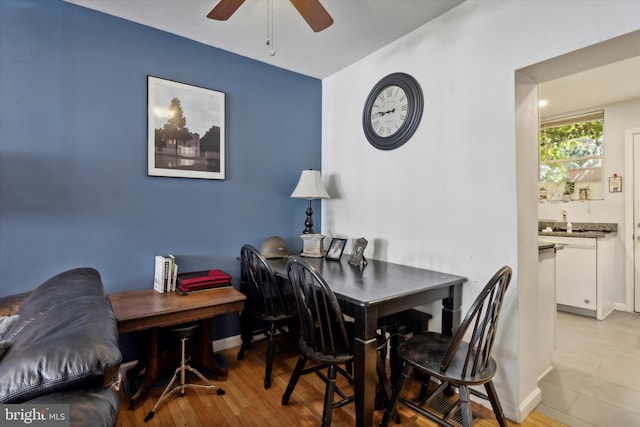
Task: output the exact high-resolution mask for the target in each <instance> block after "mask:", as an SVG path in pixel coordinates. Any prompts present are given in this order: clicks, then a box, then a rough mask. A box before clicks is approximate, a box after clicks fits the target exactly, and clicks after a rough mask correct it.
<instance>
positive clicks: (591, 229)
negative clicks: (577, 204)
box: [538, 220, 618, 238]
mask: <svg viewBox="0 0 640 427" xmlns="http://www.w3.org/2000/svg"><path fill="white" fill-rule="evenodd" d="M572 226H573V231H572V232H571V233H567V223H566V222H564V221H542V220H540V221H538V235H539V236H559V237H592V238H598V237H607V236H615V235H616V234H617V233H618V224H616V223H612V222H574V223H572ZM547 227H550V228H551V230H552V231H544V230H545V229H546V228H547Z"/></svg>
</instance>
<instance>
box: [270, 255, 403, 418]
mask: <svg viewBox="0 0 640 427" xmlns="http://www.w3.org/2000/svg"><path fill="white" fill-rule="evenodd" d="M287 273H288V275H289V281H290V282H291V287H292V289H293V293H294V295H295V299H296V304H297V308H298V315H299V318H300V329H301V330H300V339H299V341H298V346H299V348H300V357H299V358H298V362H297V363H296V366H295V368H294V370H293V372H292V373H291V378H290V379H289V384H288V385H287V388H286V390H285V392H284V394H283V395H282V404H283V405H286V404H287V403H289V399H290V398H291V394H292V393H293V390H294V389H295V386H296V384H297V383H298V380H299V379H300V376H301V375H305V374H309V373H315V374H317V375H318V377H320V378H321V379H322V380H323V381H324V382H325V384H326V386H325V396H324V408H323V411H322V425H323V426H330V425H331V419H332V415H333V409H336V408H339V407H342V406H344V405H346V404H348V403H351V402H353V401H354V400H355V396H353V395H350V396H348V395H347V394H346V393H345V392H344V391H343V390H341V389H340V388H339V387H338V386H337V385H336V378H337V374H338V373H339V374H341V375H342V376H344V377H345V378H346V379H347V380H348V381H349V383H350V384H353V377H352V376H351V373H350V372H349V371H350V369H349V366H350V364H351V363H352V362H353V359H354V356H353V351H352V342H353V336H354V335H353V323H352V322H346V321H345V318H344V315H343V313H342V309H341V308H340V304H339V303H338V299H337V298H336V296H335V294H334V293H333V291H332V290H331V288H330V287H329V285H328V284H327V282H326V281H325V280H324V278H323V277H322V276H321V275H320V274H319V273H318V272H317V271H316V270H315V268H313V267H312V266H311V265H309V264H308V263H307V262H306V261H305V260H303V259H301V258H293V259H291V260H289V262H288V263H287ZM378 348H379V349H386V341H385V340H384V338H383V337H382V336H379V337H378ZM384 354H386V352H384ZM308 360H311V361H312V362H314V363H315V365H314V366H312V367H310V368H308V369H305V365H306V363H307V361H308ZM377 362H378V363H377V372H378V381H379V382H381V383H382V384H383V386H384V387H385V388H386V389H387V391H388V392H389V393H390V385H389V384H388V380H387V377H386V374H385V373H384V369H383V367H384V364H383V363H384V360H383V359H382V356H381V354H380V353H378V361H377ZM325 369H326V370H327V373H326V374H325V373H324V372H323V371H324V370H325ZM336 393H337V394H338V395H339V396H340V400H338V401H336V402H334V397H335V394H336ZM389 395H390V394H389Z"/></svg>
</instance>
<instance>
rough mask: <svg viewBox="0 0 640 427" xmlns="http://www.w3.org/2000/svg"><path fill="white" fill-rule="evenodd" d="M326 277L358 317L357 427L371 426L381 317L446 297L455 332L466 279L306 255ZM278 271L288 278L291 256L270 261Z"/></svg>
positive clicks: (445, 315) (448, 321)
mask: <svg viewBox="0 0 640 427" xmlns="http://www.w3.org/2000/svg"><path fill="white" fill-rule="evenodd" d="M304 260H306V261H307V262H309V264H311V265H312V266H313V267H314V268H315V269H316V270H317V271H318V272H319V273H320V274H321V275H322V276H323V277H324V279H325V280H326V281H327V283H328V284H329V286H331V289H332V290H333V292H334V293H335V294H336V296H337V297H338V299H339V300H340V301H341V304H342V306H343V311H344V313H345V314H347V315H349V316H351V317H353V318H354V323H355V325H354V326H355V339H354V343H353V350H354V357H355V359H354V392H355V410H356V425H357V426H367V427H369V426H371V425H372V423H373V411H374V404H375V393H376V382H377V375H376V330H377V323H378V318H380V317H382V316H386V315H389V314H393V313H398V312H400V311H403V310H407V309H410V308H415V307H418V306H421V305H424V304H427V303H431V302H434V301H438V300H442V331H443V333H446V334H449V335H453V332H454V330H455V329H456V328H457V326H458V325H459V324H460V321H461V312H460V306H461V304H462V284H463V283H464V282H465V281H466V278H464V277H461V276H456V275H453V274H447V273H441V272H438V271H433V270H426V269H422V268H416V267H409V266H406V265H400V264H393V263H390V262H385V261H377V260H368V264H367V265H366V266H365V267H364V268H363V269H360V268H358V267H355V266H352V265H350V264H349V263H348V262H347V260H346V257H343V258H342V260H341V261H332V260H325V259H324V258H304ZM268 261H269V264H270V265H271V266H272V267H273V269H274V270H275V272H276V274H277V275H278V276H280V277H282V278H284V279H288V277H287V271H286V265H287V262H288V259H286V258H280V259H269V260H268Z"/></svg>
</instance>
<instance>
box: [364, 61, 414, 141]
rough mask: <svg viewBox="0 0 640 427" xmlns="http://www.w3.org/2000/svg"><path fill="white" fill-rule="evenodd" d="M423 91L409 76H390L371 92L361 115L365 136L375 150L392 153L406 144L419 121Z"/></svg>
mask: <svg viewBox="0 0 640 427" xmlns="http://www.w3.org/2000/svg"><path fill="white" fill-rule="evenodd" d="M422 109H423V98H422V89H421V88H420V85H419V84H418V82H417V81H416V80H415V79H414V78H413V77H411V76H410V75H408V74H405V73H393V74H389V75H388V76H386V77H384V78H383V79H382V80H380V81H379V82H378V83H377V84H376V85H375V86H374V87H373V89H372V90H371V92H370V93H369V96H368V97H367V101H366V103H365V105H364V111H363V113H362V126H363V129H364V134H365V136H366V137H367V139H368V140H369V142H370V143H371V145H373V146H374V147H376V148H379V149H380V150H392V149H394V148H398V147H399V146H401V145H402V144H404V143H405V142H407V141H408V140H409V139H410V138H411V136H412V135H413V134H414V132H415V131H416V129H417V128H418V124H419V123H420V119H421V118H422Z"/></svg>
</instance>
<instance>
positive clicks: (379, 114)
mask: <svg viewBox="0 0 640 427" xmlns="http://www.w3.org/2000/svg"><path fill="white" fill-rule="evenodd" d="M395 111H396V109H395V108H393V109H391V110H388V111H379V112H377V113H375V114H373V115H372V116H371V118H375V117H377V116H381V117H382V116H384V115H387V114H389V113H395Z"/></svg>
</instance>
